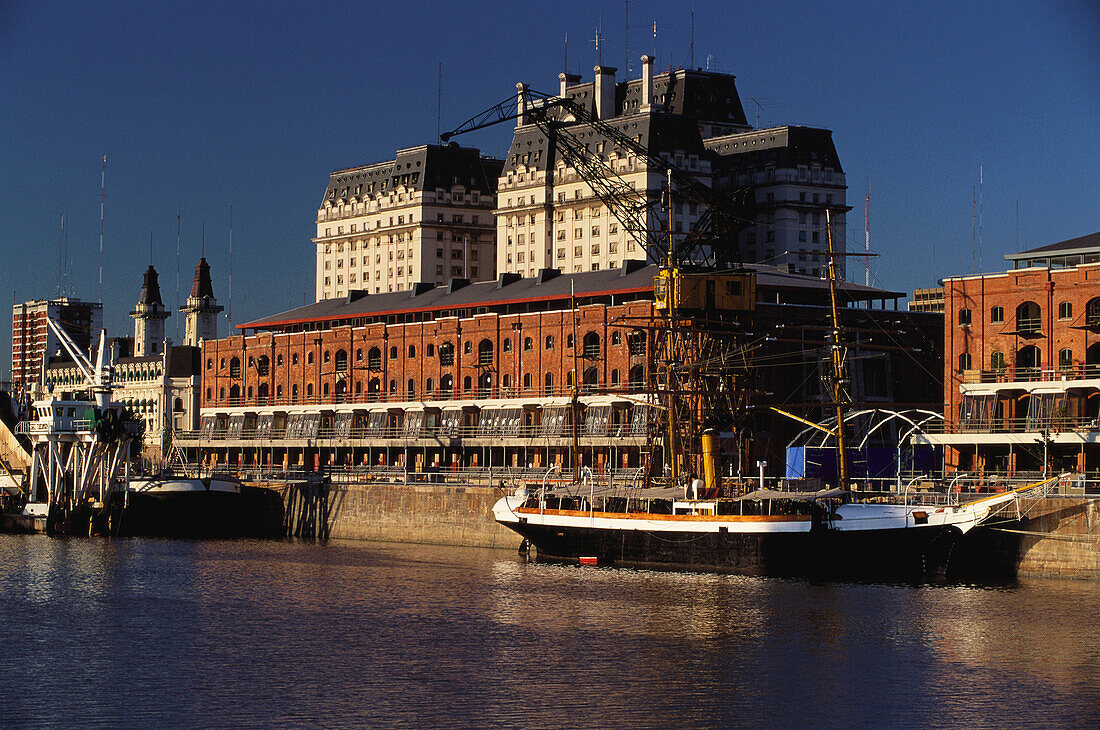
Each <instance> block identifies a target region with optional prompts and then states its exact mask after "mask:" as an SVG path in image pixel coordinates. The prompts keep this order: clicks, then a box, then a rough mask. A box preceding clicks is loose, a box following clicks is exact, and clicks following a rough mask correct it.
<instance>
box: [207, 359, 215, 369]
mask: <svg viewBox="0 0 1100 730" xmlns="http://www.w3.org/2000/svg"><path fill="white" fill-rule="evenodd" d="M206 369H207V370H213V369H214V360H213V358H211V359H208V360H207V361H206Z"/></svg>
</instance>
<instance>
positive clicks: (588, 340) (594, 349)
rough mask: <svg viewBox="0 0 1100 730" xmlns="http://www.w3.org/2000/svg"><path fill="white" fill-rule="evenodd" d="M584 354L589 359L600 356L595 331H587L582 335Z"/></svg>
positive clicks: (597, 337) (598, 341)
mask: <svg viewBox="0 0 1100 730" xmlns="http://www.w3.org/2000/svg"><path fill="white" fill-rule="evenodd" d="M584 356H585V357H586V358H588V359H590V360H596V359H598V358H599V357H600V336H599V335H598V334H596V333H595V332H589V333H587V334H585V336H584Z"/></svg>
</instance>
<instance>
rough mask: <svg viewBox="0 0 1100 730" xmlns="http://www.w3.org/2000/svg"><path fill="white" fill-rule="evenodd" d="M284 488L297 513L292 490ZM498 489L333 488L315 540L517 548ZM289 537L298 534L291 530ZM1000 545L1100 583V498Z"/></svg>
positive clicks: (1066, 505) (1006, 533) (1049, 504)
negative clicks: (499, 506)
mask: <svg viewBox="0 0 1100 730" xmlns="http://www.w3.org/2000/svg"><path fill="white" fill-rule="evenodd" d="M261 486H266V487H268V488H272V489H276V490H280V491H281V493H282V494H283V497H284V502H285V503H286V504H287V506H288V514H293V513H294V512H295V510H294V509H292V508H291V504H290V499H291V490H290V489H289V488H288V487H286V486H285V485H283V486H281V487H280V485H277V484H263V485H261ZM502 494H503V492H502V491H501V490H500V489H499V488H497V487H490V486H478V485H470V484H467V485H456V484H454V483H448V484H431V483H410V484H403V483H400V482H390V481H377V482H352V483H347V484H335V485H332V487H331V488H330V492H329V495H328V505H327V509H324V510H320V512H322V513H323V514H324V515H325V518H326V521H327V524H326V525H325V526H324V530H317V531H316V532H315V533H313V534H316V535H323V536H327V537H339V538H350V539H357V540H381V541H388V542H411V543H427V544H437V545H455V546H463V547H491V548H506V549H513V548H515V547H517V546H518V545H519V543H520V538H519V536H518V535H516V534H515V533H513V532H512V531H511V530H508V529H507V528H504V527H502V526H501V525H499V524H497V522H496V521H495V520H494V519H493V516H492V506H493V503H494V502H495V501H496V500H497V499H498V498H499V497H500V496H501V495H502ZM291 534H294V533H293V532H291ZM997 534H998V536H999V537H1000V538H1002V540H999V542H1001V544H1002V545H1004V546H1005V547H1006V549H1009V550H1011V551H1012V552H1013V553H1014V554H1015V555H1016V568H1017V573H1018V575H1020V576H1021V577H1040V576H1049V577H1061V578H1075V579H1083V580H1100V498H1097V497H1068V496H1058V495H1055V496H1049V497H1045V498H1043V499H1041V500H1038V501H1036V502H1034V503H1033V504H1031V505H1030V507H1029V508H1028V513H1027V515H1026V517H1025V519H1024V520H1023V522H1022V524H1020V525H1019V526H1013V527H1011V528H1005V529H998V531H997Z"/></svg>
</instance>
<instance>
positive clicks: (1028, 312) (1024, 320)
mask: <svg viewBox="0 0 1100 730" xmlns="http://www.w3.org/2000/svg"><path fill="white" fill-rule="evenodd" d="M1041 317H1042V310H1041V309H1039V305H1038V304H1036V303H1035V302H1024V303H1023V304H1021V305H1020V306H1018V307H1016V331H1017V332H1038V331H1039V329H1040V327H1041V326H1042V319H1041Z"/></svg>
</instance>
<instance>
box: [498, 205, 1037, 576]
mask: <svg viewBox="0 0 1100 730" xmlns="http://www.w3.org/2000/svg"><path fill="white" fill-rule="evenodd" d="M826 231H827V240H828V278H829V293H830V312H831V325H832V327H831V328H832V333H831V341H830V347H829V351H830V357H829V368H830V370H831V377H830V381H831V391H832V397H831V400H832V405H833V406H834V408H835V410H836V415H837V417H836V423H837V424H838V425H837V426H836V427H835V428H834V429H833V430H832V431H830V433H831V434H832V435H833V436H834V440H835V443H836V445H837V450H838V464H839V475H838V480H837V484H836V486H835V487H833V488H829V489H819V490H816V491H806V492H802V491H793V490H789V489H788V490H774V489H764V488H763V485H762V484H761V488H757V489H753V490H751V491H748V492H747V493H737V492H736V491H731V489H730V485H727V484H726V483H724V481H723V480H722V478H721V477H720V476H719V468H718V462H719V457H720V454H719V449H720V441H719V432H720V431H721V430H724V429H732V430H737V429H738V426H739V423H738V419H739V418H741V417H743V416H744V413H745V411H746V408H745V400H746V398H745V394H746V393H747V392H748V391H749V390H750V387H749V385H748V382H747V381H748V379H749V378H750V376H751V367H750V366H749V365H747V363H746V359H745V358H744V357H738V354H739V352H741V351H740V350H739V345H738V341H739V335H738V332H739V331H740V330H739V328H741V329H743V326H744V324H745V322H747V321H749V318H746V317H743V316H742V317H738V316H731V317H726V318H723V317H722V314H721V313H722V312H723V311H724V310H738V309H740V311H741V313H742V314H751V309H752V307H753V301H754V297H755V291H754V286H753V281H752V274H751V272H745V271H730V272H716V271H690V270H686V269H685V268H684V267H681V266H677V265H676V262H675V261H674V260H673V257H672V254H671V253H670V255H669V259H668V261H667V263H665V264H664V265H663V266H662V269H661V271H660V273H658V275H657V279H656V281H655V284H654V291H655V299H656V302H655V308H656V309H657V310H658V311H659V312H662V313H663V315H664V320H663V327H664V333H663V337H662V338H659V341H662V342H663V343H664V344H665V349H664V352H663V353H662V355H661V358H660V366H661V368H660V369H661V372H660V374H659V376H658V378H657V386H658V388H657V392H656V394H655V400H656V402H658V403H659V404H660V407H661V408H662V409H663V412H664V414H665V418H664V422H663V423H662V431H663V434H662V435H663V438H662V442H663V448H664V452H665V459H664V464H665V467H664V469H665V475H664V477H663V478H662V479H658V480H652V479H651V480H650V481H649V484H648V485H646V486H642V487H640V488H637V489H627V490H625V491H620V492H618V493H615V494H597V493H596V491H595V489H594V488H593V487H592V485H591V483H589V484H588V487H587V488H582V486H581V485H582V480H581V479H579V475H580V472H581V468H580V466H579V462H578V463H576V464H574V479H573V481H572V483H569V482H568V480H566V482H565V483H564V484H560V485H559V486H549V485H551V484H557V482H551V480H550V479H549V478H547V479H544V480H543V482H542V483H541V484H539V485H524V486H521V487H520V488H519V489H517V490H516V491H515V493H514V494H510V495H507V496H504V497H502V498H501V499H500V500H498V501H497V503H496V504H495V506H494V508H493V513H494V517H495V519H496V520H497V521H498V522H499V523H500V524H502V525H504V526H506V527H508V528H510V529H512V530H514V531H515V532H517V533H518V534H519V535H521V536H522V537H523V539H524V546H528V545H529V546H533V547H534V548H535V550H536V554H537V557H538V558H539V559H544V560H546V559H548V560H564V561H574V562H581V563H596V564H606V563H613V564H617V565H631V566H643V567H675V568H686V569H691V570H718V571H731V572H738V573H749V574H765V575H779V576H818V577H854V578H871V579H887V580H895V579H896V580H924V579H928V578H957V577H964V576H967V575H978V576H986V577H988V576H990V575H992V574H993V573H998V572H1000V573H1010V572H1011V570H1012V568H1013V567H1014V565H1013V564H1012V559H1011V557H1012V556H1011V555H1009V554H1008V553H1007V551H1005V550H1003V549H1001V546H998V545H997V544H996V541H990V540H988V539H987V537H988V535H983V534H982V531H980V530H976V528H978V527H979V526H981V525H982V524H984V523H987V522H989V521H991V520H997V521H998V522H1001V523H1002V524H1003V523H1005V522H1013V521H1017V520H1019V518H1020V515H1021V502H1022V501H1024V500H1027V499H1030V498H1033V497H1035V496H1036V495H1037V494H1042V493H1044V490H1047V489H1049V487H1050V486H1051V485H1052V484H1053V483H1054V482H1055V481H1056V480H1057V477H1055V478H1053V479H1050V480H1045V481H1041V482H1037V483H1035V484H1030V485H1027V486H1025V487H1023V488H1021V489H1018V490H1014V491H1006V492H1002V493H997V494H990V495H985V496H982V497H980V498H978V499H975V500H972V501H968V502H960V501H958V500H957V499H956V498H955V495H953V494H951V493H937V494H933V495H931V497H932V500H933V501H931V502H929V501H927V500H923V499H922V500H920V501H918V500H916V499H912V500H911V499H910V498H909V497H908V495H907V494H896V493H895V494H892V495H884V496H877V497H875V498H873V499H866V498H865V499H862V500H861V499H859V498H858V496H859V495H858V493H854V492H853V491H852V490H851V489H850V485H849V475H848V468H847V459H846V454H845V451H846V444H845V434H844V426H843V424H844V423H845V420H844V411H845V401H846V395H845V393H844V388H845V384H846V382H847V376H846V372H845V367H846V363H845V356H844V348H843V341H842V331H841V327H840V324H841V323H840V317H839V311H838V305H837V284H836V265H835V258H836V254H835V253H834V251H833V244H832V235H831V230H830V227H829V225H828V222H827V225H826ZM670 251H671V247H670ZM723 293H725V294H726V295H728V297H729V298H731V299H732V301H726V302H724V303H723V302H722V301H720V298H721V296H722V294H723ZM723 304H724V305H725V306H723ZM716 329H717V330H722V331H721V333H719V336H715V332H716ZM701 343H704V344H701ZM715 343H725V344H724V346H723V345H721V344H718V345H716V344H715ZM707 348H709V350H708V349H707ZM741 354H743V352H741ZM574 420H576V419H574ZM575 428H576V426H574V429H575ZM819 428H822V429H823V430H827V431H829V429H827V428H826V427H823V426H821V427H819ZM548 476H549V475H548ZM738 486H740V485H734V490H736V489H737V487H738Z"/></svg>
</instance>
